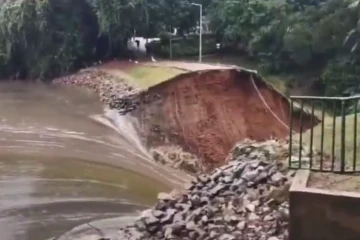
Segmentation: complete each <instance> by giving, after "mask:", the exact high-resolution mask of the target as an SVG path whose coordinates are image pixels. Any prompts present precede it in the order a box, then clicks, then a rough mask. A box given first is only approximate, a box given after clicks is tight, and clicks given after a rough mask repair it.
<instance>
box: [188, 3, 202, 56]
mask: <svg viewBox="0 0 360 240" xmlns="http://www.w3.org/2000/svg"><path fill="white" fill-rule="evenodd" d="M191 5H193V6H197V7H199V8H200V21H199V25H200V26H199V62H202V21H203V6H202V4H198V3H191Z"/></svg>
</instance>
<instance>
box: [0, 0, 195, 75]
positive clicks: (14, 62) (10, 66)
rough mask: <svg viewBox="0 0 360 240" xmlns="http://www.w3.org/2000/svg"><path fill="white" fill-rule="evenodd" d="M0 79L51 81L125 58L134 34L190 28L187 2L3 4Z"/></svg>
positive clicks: (32, 0)
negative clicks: (85, 67)
mask: <svg viewBox="0 0 360 240" xmlns="http://www.w3.org/2000/svg"><path fill="white" fill-rule="evenodd" d="M0 4H1V9H0V74H1V77H9V76H10V77H16V78H25V77H28V78H51V77H54V76H57V75H60V74H64V73H67V72H69V71H72V70H74V69H77V68H79V67H82V66H85V65H87V64H88V63H91V62H93V61H98V60H102V59H107V58H110V57H115V56H118V57H122V56H126V55H127V49H126V46H127V41H128V39H129V38H130V37H132V36H133V34H134V33H135V32H136V33H137V34H138V35H142V36H146V37H150V36H157V35H158V34H159V33H160V32H163V31H167V30H168V29H171V28H178V29H179V30H180V31H186V30H187V29H189V28H191V27H193V26H194V25H195V24H196V21H195V20H193V19H194V17H193V15H194V14H193V13H194V9H193V8H192V7H191V5H190V3H189V1H188V0H6V1H2V2H0Z"/></svg>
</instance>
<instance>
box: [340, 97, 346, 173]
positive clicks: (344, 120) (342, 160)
mask: <svg viewBox="0 0 360 240" xmlns="http://www.w3.org/2000/svg"><path fill="white" fill-rule="evenodd" d="M345 126H346V118H345V102H344V100H342V101H341V167H340V172H341V173H344V172H345Z"/></svg>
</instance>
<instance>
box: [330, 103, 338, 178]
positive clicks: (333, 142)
mask: <svg viewBox="0 0 360 240" xmlns="http://www.w3.org/2000/svg"><path fill="white" fill-rule="evenodd" d="M336 103H337V101H336V100H334V101H333V111H332V113H333V123H332V127H333V128H332V146H331V170H332V171H334V170H335V133H336V131H335V130H336Z"/></svg>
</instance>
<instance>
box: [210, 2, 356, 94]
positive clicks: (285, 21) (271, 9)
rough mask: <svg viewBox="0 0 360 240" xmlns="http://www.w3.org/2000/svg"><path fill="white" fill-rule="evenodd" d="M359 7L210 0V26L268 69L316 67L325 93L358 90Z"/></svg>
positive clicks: (299, 70) (343, 4) (336, 3)
mask: <svg viewBox="0 0 360 240" xmlns="http://www.w3.org/2000/svg"><path fill="white" fill-rule="evenodd" d="M359 10H360V7H359V4H358V2H356V1H353V0H246V1H245V0H240V1H223V0H214V1H213V2H212V5H211V10H210V19H211V24H212V28H213V29H214V30H215V31H216V33H217V34H219V35H221V37H222V39H223V41H224V42H225V43H226V44H227V45H231V46H233V47H234V48H238V49H241V50H243V51H245V52H246V53H247V54H249V55H250V56H253V57H255V58H257V59H258V60H260V61H262V62H263V66H264V68H265V69H266V70H268V71H271V72H277V73H279V72H281V73H284V72H304V71H312V70H313V69H322V72H323V73H322V75H321V76H320V78H321V79H322V81H323V83H324V86H325V89H324V93H325V94H326V95H350V94H354V93H359V92H360V88H359V83H360V81H359V80H357V79H356V78H357V76H358V74H357V73H360V67H359V66H358V65H359V63H360V62H359V60H360V59H359V56H360V54H359V53H360V49H359V48H358V44H359V40H360V25H359V24H360V21H359V19H360V18H359V13H360V11H359Z"/></svg>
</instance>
